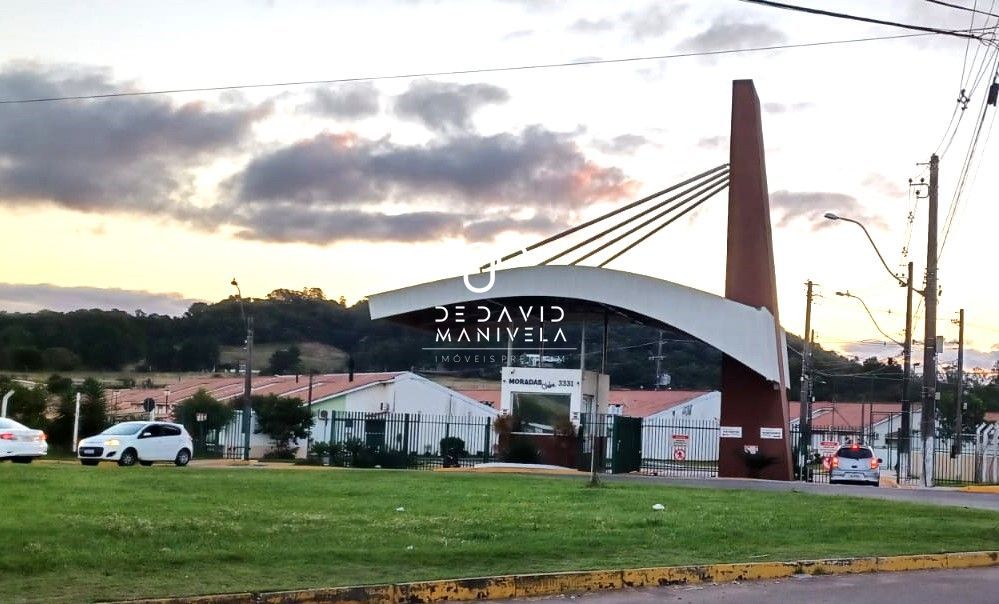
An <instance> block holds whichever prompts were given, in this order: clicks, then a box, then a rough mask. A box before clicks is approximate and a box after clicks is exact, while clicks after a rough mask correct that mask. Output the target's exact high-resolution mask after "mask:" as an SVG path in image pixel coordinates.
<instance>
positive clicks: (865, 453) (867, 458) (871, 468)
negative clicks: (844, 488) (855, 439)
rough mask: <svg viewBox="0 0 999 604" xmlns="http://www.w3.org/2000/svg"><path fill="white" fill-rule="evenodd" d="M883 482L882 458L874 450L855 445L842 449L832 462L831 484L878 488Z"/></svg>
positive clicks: (830, 469) (830, 470) (830, 471)
mask: <svg viewBox="0 0 999 604" xmlns="http://www.w3.org/2000/svg"><path fill="white" fill-rule="evenodd" d="M880 480H881V458H880V457H875V456H874V449H872V448H870V447H868V446H865V445H861V444H853V445H847V446H845V447H840V448H839V450H838V451H836V455H834V456H833V458H832V461H831V462H830V468H829V483H830V484H836V483H841V484H842V483H860V484H869V485H872V486H875V487H876V486H878V483H879V482H880Z"/></svg>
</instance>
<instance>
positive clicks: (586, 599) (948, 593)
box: [508, 567, 999, 604]
mask: <svg viewBox="0 0 999 604" xmlns="http://www.w3.org/2000/svg"><path fill="white" fill-rule="evenodd" d="M569 599H572V600H575V601H576V602H578V604H652V603H658V602H684V603H688V604H697V603H699V602H737V603H738V604H763V603H768V604H769V603H774V602H780V603H783V602H802V603H805V604H844V603H849V604H865V603H867V602H871V603H875V602H876V603H882V602H904V603H905V604H941V603H943V602H948V603H953V604H959V603H960V604H996V602H999V567H992V568H973V569H964V570H933V571H912V572H897V573H875V574H866V575H831V576H828V575H827V576H817V577H813V576H809V575H800V576H795V577H792V578H789V579H782V580H780V581H752V582H747V583H725V584H719V585H696V586H684V587H657V588H650V589H630V590H624V591H614V592H602V593H591V594H584V595H581V596H557V597H555V598H547V600H569ZM508 601H509V602H517V601H518V600H508ZM520 601H523V600H520ZM537 601H539V602H540V601H544V600H537Z"/></svg>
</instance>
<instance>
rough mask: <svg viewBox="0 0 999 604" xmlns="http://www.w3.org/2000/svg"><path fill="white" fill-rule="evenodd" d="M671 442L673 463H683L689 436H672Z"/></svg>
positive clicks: (685, 457)
mask: <svg viewBox="0 0 999 604" xmlns="http://www.w3.org/2000/svg"><path fill="white" fill-rule="evenodd" d="M671 440H672V442H673V459H674V460H675V461H685V460H686V459H687V446H688V445H689V444H690V435H689V434H674V435H673V437H672V439H671Z"/></svg>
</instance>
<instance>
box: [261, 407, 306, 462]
mask: <svg viewBox="0 0 999 604" xmlns="http://www.w3.org/2000/svg"><path fill="white" fill-rule="evenodd" d="M250 403H251V405H252V407H253V411H254V413H256V414H257V427H256V429H255V430H254V431H253V432H254V434H266V435H267V436H269V437H271V440H273V441H274V448H275V449H276V450H277V453H278V456H285V455H288V456H291V454H294V450H295V449H297V445H298V439H300V438H305V437H306V436H308V434H309V428H311V427H312V423H313V420H312V414H311V413H309V409H308V407H305V406H303V405H302V400H301V399H298V398H284V397H280V396H277V395H276V394H268V395H267V396H254V397H251V399H250ZM292 445H294V446H295V448H294V449H293V448H292Z"/></svg>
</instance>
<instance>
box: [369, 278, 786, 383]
mask: <svg viewBox="0 0 999 604" xmlns="http://www.w3.org/2000/svg"><path fill="white" fill-rule="evenodd" d="M470 280H471V283H472V285H473V286H476V287H481V286H484V285H485V284H486V281H487V278H486V276H485V275H473V276H472V277H471V278H470ZM528 297H534V298H537V297H551V298H562V299H574V300H580V301H584V302H592V303H594V304H598V305H603V306H608V307H616V308H619V309H622V310H624V311H628V312H630V313H632V314H635V315H640V316H644V317H648V318H649V319H652V320H654V321H658V322H660V323H664V324H666V325H670V326H673V327H676V328H677V329H680V330H682V331H684V332H686V333H688V334H690V335H692V336H694V337H695V338H697V339H699V340H702V341H704V342H706V343H708V344H710V345H712V346H714V347H715V348H717V349H718V350H720V351H722V352H723V353H725V354H727V355H729V356H730V357H732V358H734V359H736V360H737V361H739V362H740V363H742V364H743V365H745V366H746V367H748V368H750V369H752V370H753V371H755V372H756V373H758V374H760V375H761V376H762V377H764V378H765V379H767V380H770V381H772V382H778V383H779V382H780V381H781V379H780V374H781V372H780V367H781V365H785V366H786V363H787V359H786V355H785V354H784V352H783V351H779V350H778V348H777V342H778V341H781V342H783V341H784V337H783V335H784V334H783V330H782V333H781V334H780V335H781V338H780V340H778V338H777V332H776V330H777V324H776V321H774V317H773V315H772V314H770V311H768V310H766V309H765V308H754V307H752V306H746V305H745V304H740V303H738V302H734V301H732V300H728V299H726V298H723V297H721V296H717V295H715V294H710V293H708V292H704V291H700V290H697V289H693V288H690V287H687V286H684V285H680V284H677V283H673V282H671V281H664V280H662V279H654V278H652V277H647V276H645V275H637V274H634V273H627V272H622V271H616V270H611V269H605V268H596V267H589V266H565V265H555V266H531V267H524V268H514V269H507V270H502V271H497V272H496V277H495V282H494V284H493V286H492V288H491V289H489V291H486V292H482V293H475V292H473V291H470V290H469V289H468V288H467V287H466V286H465V280H464V279H463V278H462V277H454V278H451V279H443V280H440V281H433V282H430V283H423V284H420V285H414V286H412V287H406V288H402V289H397V290H393V291H389V292H384V293H380V294H374V295H372V296H369V298H368V300H369V309H370V311H371V318H372V319H385V318H391V317H398V316H401V315H406V314H409V313H414V312H418V311H421V310H425V309H432V308H434V307H436V306H449V305H453V304H461V303H467V302H474V301H478V300H494V299H498V298H528ZM785 375H786V373H785Z"/></svg>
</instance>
